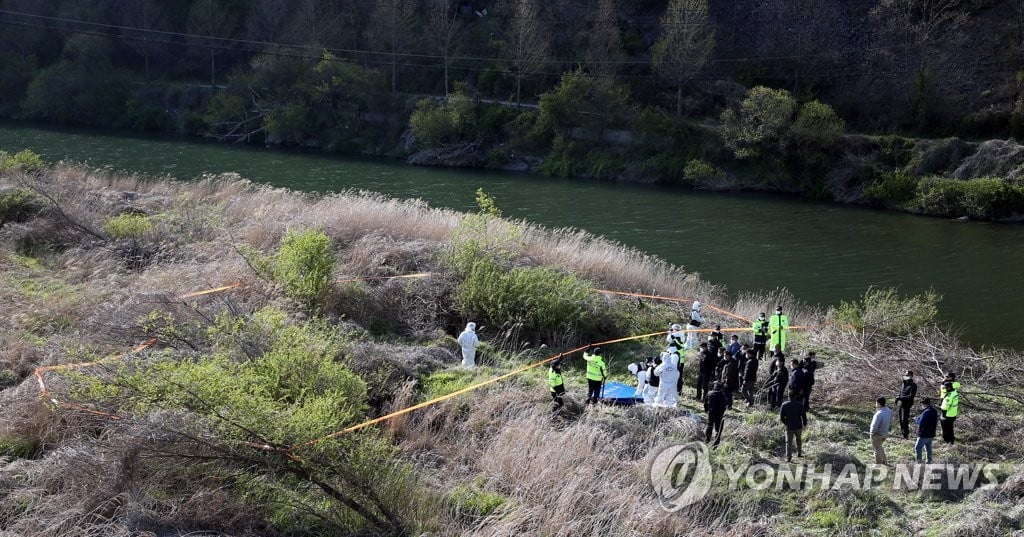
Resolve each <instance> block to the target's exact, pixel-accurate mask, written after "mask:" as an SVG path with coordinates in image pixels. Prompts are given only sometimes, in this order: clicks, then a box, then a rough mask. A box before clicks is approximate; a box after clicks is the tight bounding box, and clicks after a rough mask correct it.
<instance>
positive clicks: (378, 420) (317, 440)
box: [293, 332, 668, 449]
mask: <svg viewBox="0 0 1024 537" xmlns="http://www.w3.org/2000/svg"><path fill="white" fill-rule="evenodd" d="M667 333H668V332H652V333H650V334H642V335H639V336H629V337H624V338H619V339H612V340H608V341H602V342H600V343H594V344H592V345H593V346H594V347H600V346H601V345H611V344H612V343H620V342H623V341H631V340H634V339H642V338H645V337H654V336H660V335H664V334H667ZM586 348H587V346H586V345H585V346H583V347H577V348H575V349H572V350H569V351H565V352H562V353H559V354H556V355H554V356H549V357H547V358H545V359H543V360H541V361H539V362H534V363H532V364H530V365H525V366H523V367H520V368H519V369H516V370H514V371H509V372H508V373H505V374H503V375H499V376H497V377H494V378H491V379H487V380H485V381H481V382H477V383H476V384H472V385H470V386H466V387H465V388H462V389H460V390H456V391H454V392H452V393H449V394H445V395H442V396H440V397H435V398H433V399H431V400H429V401H424V402H422V403H418V404H415V405H413V406H410V407H406V408H403V409H402V410H398V411H395V412H392V413H390V414H387V415H384V416H380V417H379V418H374V419H372V420H367V421H364V422H362V423H359V424H357V425H353V426H351V427H346V428H345V429H342V430H340V431H335V432H333V433H331V434H328V435H324V436H321V437H320V438H315V439H313V440H310V441H308V442H305V443H302V444H299V445H298V446H296V447H295V448H293V449H302V448H305V447H309V446H312V445H315V444H319V443H320V442H323V441H324V440H329V439H331V438H335V437H338V436H342V435H345V434H348V433H351V432H355V431H358V430H359V429H363V428H365V427H369V426H371V425H376V424H378V423H381V422H384V421H387V420H390V419H392V418H397V417H398V416H402V415H404V414H408V413H410V412H412V411H414V410H419V409H421V408H425V407H428V406H433V405H436V404H437V403H440V402H442V401H447V400H448V399H451V398H453V397H456V396H459V395H462V394H464V393H468V392H471V391H473V390H476V389H477V388H482V387H484V386H487V385H488V384H494V383H495V382H500V381H502V380H505V379H507V378H509V377H513V376H515V375H518V374H519V373H522V372H524V371H529V370H530V369H533V368H535V367H540V366H542V365H544V364H546V363H548V362H552V361H554V360H557V359H559V358H561V357H563V356H568V355H570V354H574V353H577V352H580V351H582V350H586Z"/></svg>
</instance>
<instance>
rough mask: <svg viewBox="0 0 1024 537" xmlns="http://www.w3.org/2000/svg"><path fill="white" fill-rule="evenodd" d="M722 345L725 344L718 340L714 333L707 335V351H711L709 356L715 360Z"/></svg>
mask: <svg viewBox="0 0 1024 537" xmlns="http://www.w3.org/2000/svg"><path fill="white" fill-rule="evenodd" d="M723 345H725V343H724V342H723V341H722V340H720V339H718V336H716V335H715V333H714V332H711V334H709V335H708V350H709V351H711V354H712V355H713V356H714V357H715V358H717V357H718V349H721V348H722V347H723Z"/></svg>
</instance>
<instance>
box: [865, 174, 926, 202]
mask: <svg viewBox="0 0 1024 537" xmlns="http://www.w3.org/2000/svg"><path fill="white" fill-rule="evenodd" d="M915 192H917V178H916V177H914V176H912V175H910V174H909V173H907V172H904V171H902V170H896V171H892V172H889V173H885V174H882V175H881V176H879V177H878V178H876V179H875V180H874V181H873V182H872V183H871V184H870V185H868V187H867V188H866V189H864V198H865V199H867V200H868V201H869V202H871V203H873V204H875V205H880V206H886V207H897V206H900V205H902V204H903V203H905V202H907V201H909V200H910V199H911V198H913V197H914V194H915Z"/></svg>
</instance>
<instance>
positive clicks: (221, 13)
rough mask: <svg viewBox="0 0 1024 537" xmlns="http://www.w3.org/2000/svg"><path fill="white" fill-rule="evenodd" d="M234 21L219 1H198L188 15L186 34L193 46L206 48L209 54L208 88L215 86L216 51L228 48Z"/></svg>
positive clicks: (232, 33)
mask: <svg viewBox="0 0 1024 537" xmlns="http://www.w3.org/2000/svg"><path fill="white" fill-rule="evenodd" d="M234 23H235V21H234V19H233V17H232V14H231V11H230V10H229V9H228V8H227V6H225V5H223V3H222V2H221V1H219V0H198V1H197V2H196V3H195V4H193V5H192V9H190V10H189V14H188V33H190V34H192V35H194V36H197V37H191V38H189V41H191V44H192V45H193V46H204V45H205V46H206V47H207V48H208V49H209V53H210V86H216V85H217V50H219V49H223V48H225V47H227V46H229V43H230V42H229V41H225V40H224V39H230V38H231V37H232V36H233V35H234V29H235V24H234Z"/></svg>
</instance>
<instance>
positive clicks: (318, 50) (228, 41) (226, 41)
mask: <svg viewBox="0 0 1024 537" xmlns="http://www.w3.org/2000/svg"><path fill="white" fill-rule="evenodd" d="M0 14H7V15H15V16H24V17H29V18H35V19H43V20H50V21H55V22H63V23H70V24H83V25H89V26H95V27H100V28H109V29H116V30H122V31H131V32H142V33H150V34H156V35H160V36H165V37H171V38H174V37H178V38H185V39H197V40H207V41H211V43H205V44H200V43H188V42H180V41H174V40H170V39H164V40H158V39H151V38H144V37H141V36H133V35H126V34H121V35H118V34H111V33H106V32H98V31H87V30H83V29H75V28H67V27H61V26H56V25H40V24H32V23H28V22H19V21H9V20H0V24H13V25H19V26H26V27H33V28H39V29H49V30H57V31H66V32H71V33H79V34H85V35H93V36H100V37H108V38H112V39H128V40H133V41H142V42H156V43H163V44H169V45H178V46H189V47H203V48H213V49H217V50H225V51H243V52H250V53H253V54H266V55H271V56H278V57H292V58H301V59H310V60H320V59H323V55H322V54H323V52H329V53H331V54H340V55H354V56H359V57H357V58H350V59H351V60H352V61H361V62H364V63H370V64H374V65H401V66H403V67H421V68H431V69H442V68H444V66H443V65H437V64H428V63H413V62H411V61H408V59H427V60H441V61H444V60H447V61H448V62H459V61H482V62H503V63H514V61H515V60H514V59H511V58H502V57H480V56H448V57H447V58H446V57H445V56H442V55H436V54H423V53H409V52H383V51H375V50H366V49H348V48H336V47H318V46H314V45H302V44H286V43H277V42H270V41H259V40H250V39H239V38H228V37H220V36H208V35H199V34H190V33H185V32H173V31H168V30H156V29H148V28H139V27H134V26H125V25H118V24H107V23H98V22H91V21H83V20H76V19H68V18H63V17H50V16H45V15H35V14H31V13H22V12H16V11H10V10H3V9H0ZM213 42H217V43H222V44H220V45H214V44H213ZM232 44H234V45H236V46H231V45H232ZM238 45H253V46H259V47H274V48H285V49H299V50H304V51H315V53H314V54H312V55H308V54H294V53H291V54H288V53H283V52H280V51H268V50H266V49H252V48H242V47H239V46H238ZM862 50H863V49H862ZM851 52H852V51H851ZM832 54H836V55H840V56H841V55H843V54H844V52H841V51H840V52H821V53H816V54H799V55H788V56H781V55H780V56H761V57H745V58H719V59H713V60H711V62H709V63H730V62H744V63H746V62H758V61H776V60H788V59H800V58H810V57H820V56H826V55H832ZM366 56H378V57H379V56H384V57H386V58H405V59H406V61H403V62H401V63H399V62H395V61H394V60H387V59H370V58H368V57H366ZM1015 62H1016V60H1015V59H1005V60H990V61H988V62H983V63H975V64H974V65H975V66H989V65H998V64H1006V63H1015ZM537 63H542V64H546V65H565V64H570V65H572V64H576V65H581V64H604V65H653V62H652V61H651V60H607V61H600V62H588V61H580V60H577V61H567V60H554V59H545V60H541V61H539V62H537ZM678 63H691V62H678ZM448 69H450V70H457V71H470V72H485V71H491V72H497V73H504V74H526V75H528V76H561V75H563V74H565V72H564V71H559V72H549V71H531V72H529V73H523V72H522V71H516V70H511V69H503V68H498V67H485V68H472V67H460V66H458V65H451V64H449V65H448ZM917 71H918V69H916V68H913V69H895V70H888V71H853V72H850V71H847V72H835V71H833V72H828V73H804V74H801V75H800V77H801V78H839V77H851V76H885V75H896V74H909V73H916V72H917ZM931 71H932V72H959V71H960V70H959V69H956V68H951V69H932V70H931ZM974 72H978V71H977V70H975V71H974ZM587 76H590V77H594V78H613V79H623V78H633V79H652V78H657V76H656V75H654V74H637V73H626V74H617V75H602V74H599V73H587ZM738 78H746V79H754V80H758V79H760V80H765V79H776V78H779V76H777V75H776V76H767V75H766V76H756V75H755V76H749V77H736V76H694V77H690V79H691V80H723V79H728V80H735V79H738Z"/></svg>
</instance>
